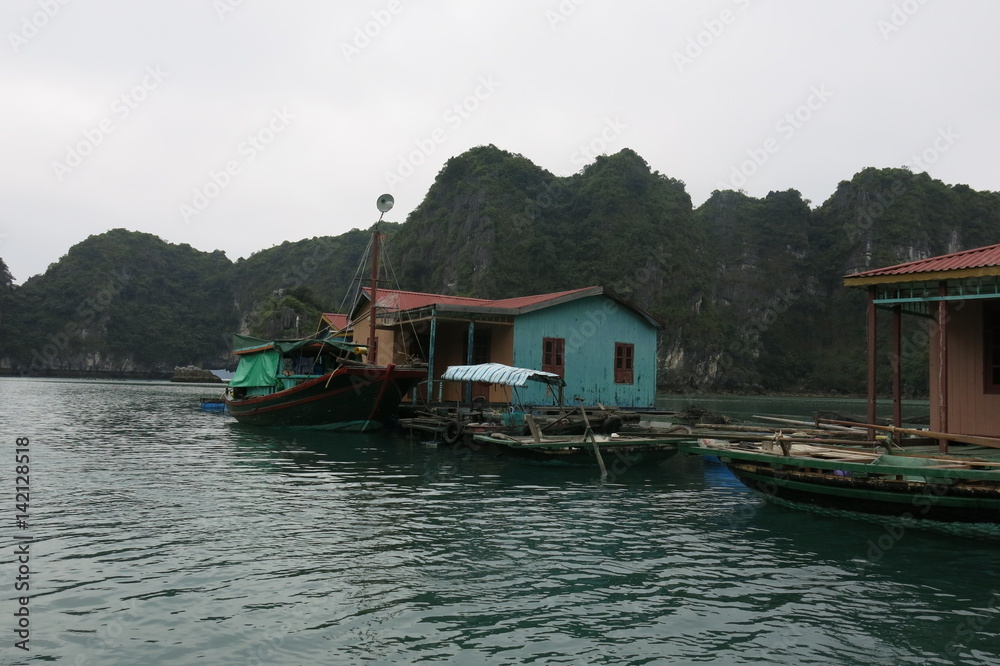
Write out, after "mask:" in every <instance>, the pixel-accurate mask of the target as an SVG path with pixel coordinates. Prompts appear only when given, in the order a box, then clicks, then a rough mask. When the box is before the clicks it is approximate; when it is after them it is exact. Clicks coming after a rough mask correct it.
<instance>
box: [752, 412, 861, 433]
mask: <svg viewBox="0 0 1000 666" xmlns="http://www.w3.org/2000/svg"><path fill="white" fill-rule="evenodd" d="M753 418H755V419H760V420H761V421H774V422H775V423H790V424H792V425H800V426H807V427H808V426H811V427H813V428H816V427H819V428H822V427H823V426H822V425H821V424H820V423H818V422H813V421H797V420H795V419H779V418H778V417H777V416H756V415H755V416H754V417H753ZM827 429H828V430H840V431H848V432H858V429H857V428H846V427H844V426H839V425H828V426H827Z"/></svg>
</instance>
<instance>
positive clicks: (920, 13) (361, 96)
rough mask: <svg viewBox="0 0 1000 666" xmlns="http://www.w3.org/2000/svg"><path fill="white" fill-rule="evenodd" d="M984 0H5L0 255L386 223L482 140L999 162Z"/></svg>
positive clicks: (993, 178)
mask: <svg viewBox="0 0 1000 666" xmlns="http://www.w3.org/2000/svg"><path fill="white" fill-rule="evenodd" d="M997 26H1000V3H997V2H994V1H989V0H952V1H951V2H947V3H946V2H943V1H942V0H923V1H922V2H921V1H919V0H838V1H837V2H829V1H808V0H769V1H765V0H711V1H706V0H702V1H699V2H694V1H661V2H652V1H649V0H646V1H639V0H615V1H614V2H612V0H562V1H561V2H560V1H559V0H550V1H549V0H505V1H504V2H492V3H484V2H472V1H471V0H470V1H465V2H462V1H458V0H452V1H450V2H449V1H446V0H421V1H419V2H417V1H412V0H372V1H367V0H357V1H355V2H350V3H347V2H321V1H319V0H299V1H295V0H284V1H282V2H277V1H269V0H169V1H167V0H143V1H136V0H4V2H3V3H2V5H0V28H2V32H3V34H4V39H3V44H2V46H0V54H2V55H0V91H2V104H0V137H2V143H0V155H2V162H0V169H2V173H0V257H2V258H3V259H4V260H5V261H6V262H7V264H8V265H9V267H10V269H11V271H12V273H13V274H14V278H15V281H16V282H18V283H20V282H23V281H24V280H25V279H26V278H28V277H29V276H31V275H34V274H37V273H41V272H44V271H45V268H46V267H47V266H48V265H49V264H50V263H53V262H55V261H57V260H58V259H59V258H60V257H61V256H62V255H64V254H65V253H66V251H67V250H68V249H69V247H70V246H72V245H74V244H76V243H78V242H80V241H81V240H83V239H84V238H86V237H87V236H89V235H91V234H97V233H102V232H104V231H106V230H108V229H112V228H115V227H125V228H127V229H133V230H138V231H145V232H150V233H153V234H156V235H158V236H160V237H161V238H163V239H164V240H167V241H170V242H175V243H189V244H191V245H193V246H194V247H196V248H199V249H202V250H208V251H211V250H215V249H222V250H225V251H226V253H227V255H228V256H229V257H230V258H231V259H233V260H236V259H237V258H238V257H241V256H249V255H250V254H251V253H253V252H255V251H257V250H261V249H264V248H267V247H270V246H272V245H275V244H280V243H281V242H282V241H285V240H291V241H296V240H299V239H302V238H309V237H313V236H321V235H337V234H340V233H342V232H344V231H347V230H349V229H351V228H354V227H359V228H366V227H368V226H370V225H371V224H372V223H373V222H374V221H375V220H376V219H377V218H378V211H377V210H376V208H375V200H376V198H377V197H378V195H380V194H381V193H383V192H390V193H392V194H393V195H394V196H395V198H396V207H395V208H394V209H393V211H392V212H391V213H390V214H389V215H388V216H387V219H391V220H393V221H404V220H405V219H406V216H407V215H408V214H409V213H410V211H412V210H413V209H414V208H415V207H416V206H417V205H418V204H419V203H420V202H421V201H422V199H423V198H424V196H425V195H426V193H427V190H428V188H429V187H430V186H431V184H432V182H433V181H434V178H435V176H436V175H437V173H438V171H439V170H440V168H441V167H442V165H443V164H444V162H445V161H446V160H447V159H448V158H450V157H453V156H455V155H458V154H460V153H462V152H464V151H465V150H467V149H469V148H471V147H474V146H478V145H485V144H490V143H492V144H495V145H496V146H498V147H500V148H502V149H504V150H508V151H511V152H514V153H520V154H522V155H524V156H525V157H526V158H528V159H530V160H531V161H533V162H535V163H536V164H538V165H540V166H541V167H543V168H545V169H548V170H549V171H551V172H553V173H554V174H556V175H569V174H572V173H575V172H577V171H579V170H580V169H581V168H582V167H583V166H585V165H586V164H588V163H590V162H591V161H592V160H593V156H594V155H596V154H601V153H607V154H611V153H615V152H617V151H619V150H621V149H622V148H626V147H628V148H632V149H633V150H635V151H636V152H638V153H639V154H640V155H642V156H643V157H644V158H645V159H646V161H647V162H649V164H650V166H651V168H653V169H654V170H656V171H659V172H661V173H663V174H665V175H668V176H671V177H674V178H678V179H680V180H683V181H684V182H685V183H686V184H687V189H688V192H689V193H690V194H691V197H692V199H693V201H694V203H695V205H699V204H700V203H702V202H703V201H704V200H705V199H706V198H707V197H708V196H709V194H710V193H711V192H712V191H713V190H715V189H724V188H732V189H744V190H745V191H746V192H747V193H749V194H751V195H753V196H758V197H759V196H764V195H766V194H767V193H768V192H769V191H772V190H785V189H788V188H795V189H797V190H799V191H800V192H802V194H803V196H805V197H806V198H807V199H810V200H811V201H812V203H813V205H814V206H818V205H819V204H821V203H822V202H823V201H825V200H826V199H827V198H828V197H829V196H830V195H831V194H832V193H833V191H834V190H835V188H836V186H837V183H838V182H839V181H841V180H847V179H850V178H851V176H852V175H853V174H854V173H856V172H857V171H859V170H860V169H862V168H864V167H867V166H876V167H896V166H902V165H904V164H909V165H911V167H913V169H914V171H925V170H926V171H928V172H929V173H930V174H931V176H933V177H935V178H939V179H941V180H943V181H945V182H946V183H952V184H954V183H966V184H969V185H970V186H972V187H973V188H975V189H979V190H997V189H1000V188H998V185H997V183H998V180H1000V162H998V159H997V156H998V154H1000V136H998V135H1000V132H998V121H997V113H998V109H1000V93H998V84H1000V78H998V72H1000V66H998V65H1000V46H998V44H1000V42H998V41H997V36H996V32H997Z"/></svg>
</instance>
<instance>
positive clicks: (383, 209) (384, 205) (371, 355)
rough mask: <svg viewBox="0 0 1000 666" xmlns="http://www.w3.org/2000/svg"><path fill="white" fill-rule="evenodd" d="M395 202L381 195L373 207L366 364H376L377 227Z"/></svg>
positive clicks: (390, 197)
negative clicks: (370, 286)
mask: <svg viewBox="0 0 1000 666" xmlns="http://www.w3.org/2000/svg"><path fill="white" fill-rule="evenodd" d="M394 203H395V201H394V200H393V198H392V195H391V194H383V195H382V196H380V197H379V198H378V201H377V202H376V203H375V205H376V206H377V207H378V209H379V212H380V215H379V216H378V222H376V223H375V230H374V231H373V232H372V310H371V313H370V314H369V315H368V362H369V363H375V364H377V363H378V350H377V349H376V342H377V340H376V338H375V303H376V302H377V301H378V225H379V222H381V221H382V216H384V215H385V214H386V213H387V212H388V211H389V210H390V209H391V208H392V205H393V204H394Z"/></svg>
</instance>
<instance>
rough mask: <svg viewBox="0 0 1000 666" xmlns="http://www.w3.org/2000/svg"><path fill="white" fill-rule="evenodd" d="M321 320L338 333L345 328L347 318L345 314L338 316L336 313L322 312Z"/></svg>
mask: <svg viewBox="0 0 1000 666" xmlns="http://www.w3.org/2000/svg"><path fill="white" fill-rule="evenodd" d="M323 320H324V321H325V322H326V323H328V324H330V325H331V326H333V327H334V328H336V329H337V330H338V331H339V330H340V329H342V328H347V322H348V317H347V315H345V314H338V313H336V312H324V313H323Z"/></svg>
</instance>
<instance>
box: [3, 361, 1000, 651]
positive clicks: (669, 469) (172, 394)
mask: <svg viewBox="0 0 1000 666" xmlns="http://www.w3.org/2000/svg"><path fill="white" fill-rule="evenodd" d="M215 390H216V389H211V391H215ZM204 392H206V391H205V389H204V388H203V387H190V386H176V385H168V384H157V383H141V382H131V383H129V382H118V383H114V382H85V381H61V380H21V379H10V380H0V398H2V399H3V404H4V405H5V408H7V407H8V406H9V409H5V412H4V414H3V415H2V416H0V424H2V425H3V428H4V431H5V432H10V433H14V434H15V436H30V437H31V447H32V463H31V465H32V495H31V497H32V505H31V527H32V529H31V531H32V533H33V534H32V536H33V537H34V540H33V542H32V546H31V548H32V567H33V571H37V572H38V573H37V578H36V579H34V580H33V583H32V588H31V592H32V594H34V597H33V600H32V618H33V623H35V624H33V626H34V627H37V631H36V633H35V634H33V636H34V637H33V639H32V640H33V648H34V649H33V654H34V655H35V656H36V658H39V659H48V660H67V661H68V660H76V659H81V660H84V661H85V660H87V659H89V660H90V661H89V662H87V663H100V664H135V663H143V662H146V663H154V664H158V663H200V664H234V663H239V664H243V663H247V664H256V663H261V664H263V663H267V664H300V663H337V664H340V663H345V664H349V663H377V664H378V663H421V662H426V663H456V664H480V663H491V664H494V663H495V664H521V663H538V664H559V663H567V664H580V663H590V664H654V663H678V664H687V663H723V664H753V663H773V664H900V663H914V664H916V663H966V664H978V663H996V662H997V653H998V642H997V633H998V631H1000V617H998V616H1000V612H998V610H997V609H998V607H1000V567H998V564H997V561H996V559H995V557H994V550H993V548H992V546H991V544H990V543H989V542H982V541H977V540H973V539H963V538H957V537H955V536H951V535H942V534H933V533H926V532H918V531H912V532H909V533H907V534H906V535H905V537H904V538H901V539H899V540H898V544H896V545H895V547H893V548H891V549H889V550H888V551H886V552H884V553H882V554H881V555H880V556H879V557H877V558H873V557H871V556H870V553H869V550H870V546H869V543H871V542H873V541H877V540H878V539H879V537H880V536H882V535H883V534H885V529H886V528H885V526H884V525H881V524H878V523H869V522H860V521H852V520H845V519H842V518H836V517H829V516H814V515H810V514H807V513H803V512H793V511H789V510H787V509H783V508H781V507H774V506H771V505H769V504H764V503H762V502H761V501H760V500H758V499H756V498H754V497H753V496H752V495H751V494H750V493H749V492H748V491H747V490H746V489H745V488H743V487H742V486H741V485H739V484H738V483H737V482H736V481H735V480H734V479H733V478H732V476H731V475H729V474H728V472H726V471H725V470H724V469H723V468H721V467H720V466H718V465H710V464H706V463H704V462H702V461H701V460H700V459H695V458H685V457H680V456H679V457H676V458H674V459H671V460H668V461H666V462H665V463H663V464H661V465H658V466H655V467H649V468H638V467H637V468H635V469H630V470H628V471H627V472H626V473H624V474H621V475H619V476H618V478H616V479H615V482H614V483H602V482H601V481H600V479H599V478H598V477H597V475H596V473H595V471H594V470H580V469H550V468H544V467H532V466H529V465H522V464H518V463H517V462H514V461H509V460H506V459H494V458H489V457H487V456H478V455H474V456H469V455H467V453H468V452H466V455H462V453H461V452H454V451H451V450H449V449H438V448H435V447H429V446H426V445H424V444H422V443H420V442H411V441H407V440H402V439H398V438H394V437H392V436H388V435H375V436H352V435H344V434H335V433H326V434H310V433H286V432H280V431H264V430H256V429H247V428H243V427H240V426H238V425H235V424H234V423H233V422H232V421H231V420H229V419H228V418H227V417H225V416H223V415H220V414H213V413H206V412H201V411H200V410H199V409H198V408H197V400H196V398H197V396H198V395H199V394H200V393H204ZM12 543H13V542H12V541H8V542H6V543H5V548H4V549H3V551H2V556H0V559H2V562H3V567H4V569H3V570H4V575H5V576H7V580H10V579H11V578H12V574H11V572H12V571H13V570H14V561H13V558H12V557H11V553H12V552H13V549H12V547H11V544H12ZM36 646H37V647H36Z"/></svg>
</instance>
